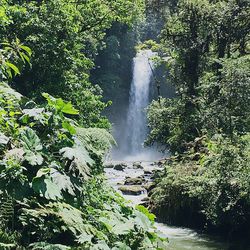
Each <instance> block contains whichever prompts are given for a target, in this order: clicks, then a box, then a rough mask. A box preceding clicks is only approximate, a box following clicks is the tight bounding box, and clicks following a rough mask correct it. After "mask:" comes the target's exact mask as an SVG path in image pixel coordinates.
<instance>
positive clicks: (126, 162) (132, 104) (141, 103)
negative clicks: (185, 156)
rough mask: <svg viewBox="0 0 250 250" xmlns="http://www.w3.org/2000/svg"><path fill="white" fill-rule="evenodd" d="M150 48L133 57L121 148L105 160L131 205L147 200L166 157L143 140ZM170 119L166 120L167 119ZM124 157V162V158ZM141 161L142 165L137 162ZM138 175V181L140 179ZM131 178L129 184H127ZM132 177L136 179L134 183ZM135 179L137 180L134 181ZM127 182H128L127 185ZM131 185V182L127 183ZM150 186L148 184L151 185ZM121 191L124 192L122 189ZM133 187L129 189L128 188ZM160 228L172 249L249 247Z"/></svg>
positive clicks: (118, 137)
mask: <svg viewBox="0 0 250 250" xmlns="http://www.w3.org/2000/svg"><path fill="white" fill-rule="evenodd" d="M154 56H155V54H154V53H153V52H152V51H151V50H144V51H141V52H138V53H137V55H136V57H135V58H134V60H133V80H132V82H131V86H130V97H129V103H128V109H127V115H126V122H125V125H124V126H120V127H119V126H116V124H115V128H116V131H119V133H118V134H117V135H116V138H115V139H116V141H117V143H118V148H117V149H116V150H114V151H113V155H112V156H111V159H112V161H110V162H106V164H105V166H106V167H105V173H106V176H107V179H108V181H109V183H110V184H111V186H112V187H113V188H114V189H116V190H117V191H118V192H120V193H121V194H122V195H123V196H124V197H125V199H127V200H129V201H131V205H132V206H134V205H136V204H141V203H142V202H146V199H147V190H146V188H145V187H146V185H149V184H150V182H152V180H151V177H152V175H153V172H154V171H156V170H157V169H159V170H161V169H160V167H159V165H158V164H156V163H155V162H157V160H159V159H161V158H163V157H166V154H167V153H166V154H165V155H161V154H160V153H159V152H157V150H156V149H154V148H149V149H145V148H144V147H143V142H144V141H145V139H146V138H147V134H148V128H147V119H146V114H145V109H146V108H147V107H148V105H149V103H150V102H151V100H150V88H152V87H153V86H154V84H155V83H154V81H152V80H153V79H152V78H153V73H154V72H153V70H154V62H153V59H152V58H153V57H154ZM166 122H167V121H166ZM121 160H122V161H121ZM138 163H139V164H138ZM137 177H139V183H137V182H138V178H137ZM128 178H130V183H128V180H129V179H128ZM131 178H132V179H134V178H136V180H137V182H136V183H132V184H133V185H131ZM134 181H135V180H134ZM125 182H126V185H124V184H125ZM128 184H129V185H128ZM148 187H149V186H148ZM120 189H121V190H122V192H121V190H120ZM129 189H130V190H129ZM131 189H132V191H131ZM155 226H156V227H157V229H158V230H159V231H160V232H161V233H162V234H163V235H164V236H165V237H167V238H168V239H169V247H168V249H169V250H185V249H190V250H247V249H250V248H248V247H246V246H241V245H242V242H240V243H239V242H235V243H231V242H230V243H227V242H225V241H223V240H222V239H220V238H216V237H212V236H209V235H205V234H202V233H200V232H197V231H194V230H191V229H188V228H182V227H172V226H169V225H166V224H162V223H155Z"/></svg>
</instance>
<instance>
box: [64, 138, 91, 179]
mask: <svg viewBox="0 0 250 250" xmlns="http://www.w3.org/2000/svg"><path fill="white" fill-rule="evenodd" d="M60 154H62V156H63V157H64V158H66V159H68V160H70V161H71V164H70V168H69V170H72V171H74V172H79V174H80V175H81V176H84V177H87V176H89V174H90V169H89V166H91V165H92V164H93V163H94V161H93V160H92V159H91V158H90V156H89V153H88V151H87V150H86V149H85V147H84V145H83V144H82V143H81V142H80V141H78V140H76V143H75V146H74V147H73V148H70V147H65V148H62V149H61V150H60Z"/></svg>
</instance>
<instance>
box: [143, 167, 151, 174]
mask: <svg viewBox="0 0 250 250" xmlns="http://www.w3.org/2000/svg"><path fill="white" fill-rule="evenodd" d="M144 174H145V175H152V174H153V170H152V169H150V168H144Z"/></svg>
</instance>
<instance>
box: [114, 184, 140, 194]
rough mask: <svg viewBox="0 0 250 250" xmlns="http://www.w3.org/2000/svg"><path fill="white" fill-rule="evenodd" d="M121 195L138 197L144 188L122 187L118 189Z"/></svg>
mask: <svg viewBox="0 0 250 250" xmlns="http://www.w3.org/2000/svg"><path fill="white" fill-rule="evenodd" d="M118 189H119V190H120V191H121V192H122V193H123V194H127V195H140V194H141V193H142V192H143V191H144V188H143V187H141V186H138V185H130V186H127V185H123V186H121V187H119V188H118Z"/></svg>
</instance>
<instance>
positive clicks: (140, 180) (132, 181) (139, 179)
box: [124, 177, 144, 185]
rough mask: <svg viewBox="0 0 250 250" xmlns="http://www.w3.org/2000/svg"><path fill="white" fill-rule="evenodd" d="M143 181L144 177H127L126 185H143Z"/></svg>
mask: <svg viewBox="0 0 250 250" xmlns="http://www.w3.org/2000/svg"><path fill="white" fill-rule="evenodd" d="M143 181H144V178H142V177H134V178H133V177H126V179H125V183H124V185H142V183H143Z"/></svg>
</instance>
